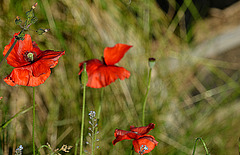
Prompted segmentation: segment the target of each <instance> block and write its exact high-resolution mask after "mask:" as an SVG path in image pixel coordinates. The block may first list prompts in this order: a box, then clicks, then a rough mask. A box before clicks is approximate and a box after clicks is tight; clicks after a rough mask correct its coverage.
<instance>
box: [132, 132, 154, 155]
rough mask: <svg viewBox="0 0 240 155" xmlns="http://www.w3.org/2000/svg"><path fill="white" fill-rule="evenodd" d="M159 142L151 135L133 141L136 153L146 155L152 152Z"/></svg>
mask: <svg viewBox="0 0 240 155" xmlns="http://www.w3.org/2000/svg"><path fill="white" fill-rule="evenodd" d="M157 144H158V142H157V141H156V140H155V138H154V137H153V136H151V135H145V136H143V137H141V138H139V139H137V140H134V141H133V147H134V150H135V152H137V153H139V154H140V153H141V154H145V153H149V152H151V151H152V150H153V149H154V148H155V146H157Z"/></svg>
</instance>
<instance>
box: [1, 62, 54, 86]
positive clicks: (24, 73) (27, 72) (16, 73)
mask: <svg viewBox="0 0 240 155" xmlns="http://www.w3.org/2000/svg"><path fill="white" fill-rule="evenodd" d="M32 68H33V67H32V65H28V66H26V67H19V68H15V69H13V71H12V72H11V74H10V75H8V76H7V77H6V78H5V79H4V81H5V82H6V83H7V84H8V85H10V86H15V85H16V84H17V85H23V86H32V87H35V86H38V85H40V84H42V83H44V82H45V81H46V79H47V78H48V77H49V76H50V73H51V70H50V69H48V71H46V72H45V73H44V74H42V75H40V76H38V77H35V76H34V75H33V74H32Z"/></svg>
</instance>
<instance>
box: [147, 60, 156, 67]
mask: <svg viewBox="0 0 240 155" xmlns="http://www.w3.org/2000/svg"><path fill="white" fill-rule="evenodd" d="M155 62H156V59H155V58H149V59H148V65H149V67H150V68H151V69H152V68H153V67H154V65H155Z"/></svg>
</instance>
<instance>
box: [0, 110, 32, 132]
mask: <svg viewBox="0 0 240 155" xmlns="http://www.w3.org/2000/svg"><path fill="white" fill-rule="evenodd" d="M32 108H33V107H32V106H31V107H29V108H27V109H25V110H22V111H20V112H18V113H16V114H15V115H14V116H13V117H12V118H10V119H9V120H8V121H7V122H5V123H3V124H2V125H1V127H0V132H1V131H2V129H4V128H6V127H7V126H8V124H9V123H11V122H12V120H13V119H14V118H16V117H18V116H21V115H22V114H24V113H26V112H28V111H29V110H31V109H32Z"/></svg>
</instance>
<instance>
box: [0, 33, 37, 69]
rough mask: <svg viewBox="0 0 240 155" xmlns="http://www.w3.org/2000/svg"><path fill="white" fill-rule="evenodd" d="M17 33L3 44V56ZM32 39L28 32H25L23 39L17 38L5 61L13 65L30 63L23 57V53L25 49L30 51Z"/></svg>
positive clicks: (19, 65)
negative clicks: (6, 43)
mask: <svg viewBox="0 0 240 155" xmlns="http://www.w3.org/2000/svg"><path fill="white" fill-rule="evenodd" d="M17 35H18V33H15V34H14V37H13V38H12V40H11V42H10V43H9V44H8V45H6V46H5V48H4V51H3V55H4V56H5V55H6V54H7V52H8V50H9V49H10V48H11V46H12V44H13V43H14V40H15V36H17ZM32 49H33V46H32V39H31V36H30V35H29V34H25V36H24V40H18V42H17V43H16V44H15V46H14V48H13V49H12V51H11V52H10V54H9V55H8V57H7V63H8V64H9V65H11V66H13V67H21V66H25V65H28V64H30V62H28V61H26V60H25V58H24V54H25V52H26V51H32Z"/></svg>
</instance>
